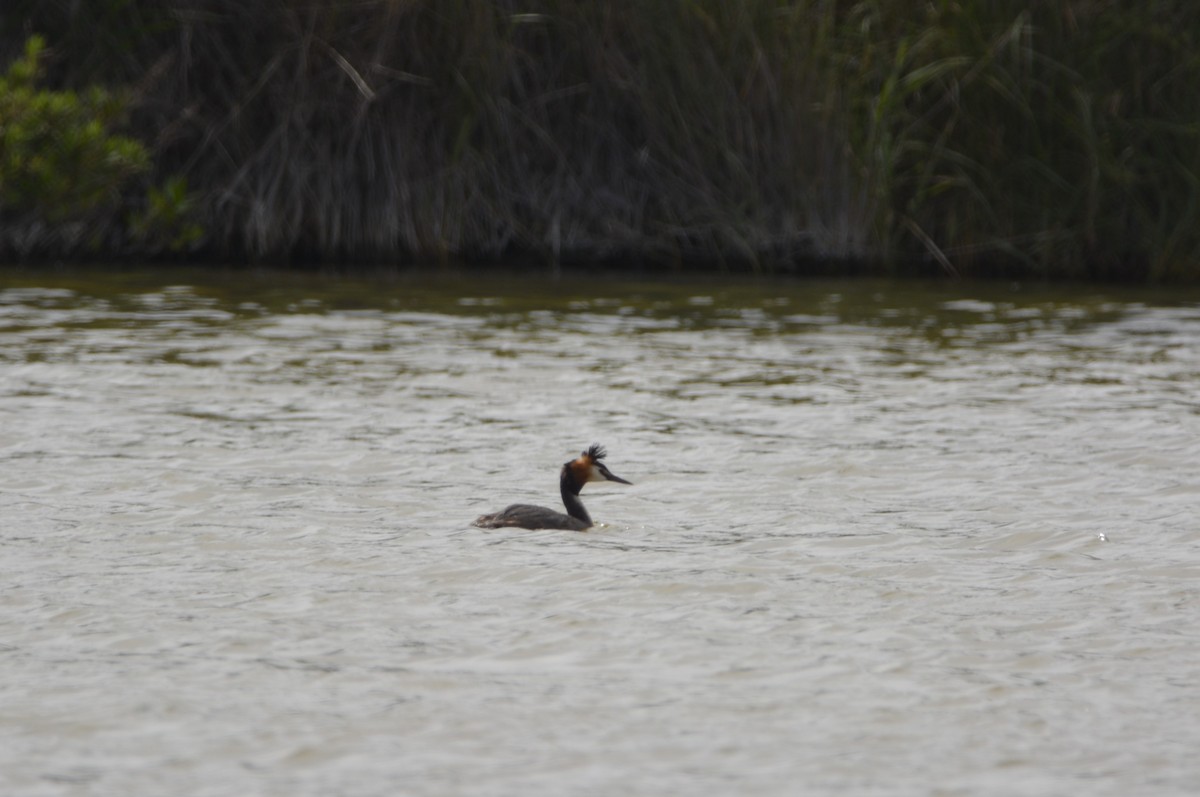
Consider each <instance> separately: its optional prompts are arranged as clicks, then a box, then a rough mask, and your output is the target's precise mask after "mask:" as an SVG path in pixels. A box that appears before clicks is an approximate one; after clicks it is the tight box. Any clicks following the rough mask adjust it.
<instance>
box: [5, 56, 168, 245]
mask: <svg viewBox="0 0 1200 797" xmlns="http://www.w3.org/2000/svg"><path fill="white" fill-rule="evenodd" d="M44 46H45V43H44V41H43V40H42V39H41V37H39V36H33V37H31V38H30V39H29V40H28V42H26V46H25V54H24V56H23V57H21V58H18V59H17V60H16V61H14V62H13V63H12V64H11V65H10V66H9V68H8V70H7V71H6V72H5V73H4V74H3V75H0V211H3V212H5V213H25V212H32V213H34V214H35V215H36V216H38V217H40V218H42V219H44V220H46V221H48V222H51V223H55V222H63V221H68V220H73V219H79V218H81V217H85V216H90V215H95V214H110V213H112V212H113V211H114V210H115V209H117V207H118V206H119V205H120V201H121V191H122V188H123V187H124V186H125V185H126V184H127V183H128V182H129V180H130V179H131V178H133V177H135V176H137V175H140V174H143V173H145V172H146V171H147V170H148V169H149V166H150V157H149V154H148V153H147V151H146V148H145V147H144V146H142V144H141V143H139V142H138V141H136V140H134V139H132V138H129V137H127V136H122V135H118V134H116V133H114V132H112V131H113V128H114V127H116V126H117V125H118V124H119V123H120V122H121V120H122V115H123V111H124V106H125V103H124V102H123V101H122V100H121V98H120V97H119V96H117V95H114V94H112V93H110V92H107V91H105V90H103V89H100V88H89V89H88V90H86V91H84V92H82V93H79V92H74V91H48V90H45V89H40V88H38V87H37V85H36V84H37V79H38V77H39V66H38V59H39V55H40V54H41V52H42V50H43V48H44Z"/></svg>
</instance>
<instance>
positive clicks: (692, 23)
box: [0, 0, 1200, 280]
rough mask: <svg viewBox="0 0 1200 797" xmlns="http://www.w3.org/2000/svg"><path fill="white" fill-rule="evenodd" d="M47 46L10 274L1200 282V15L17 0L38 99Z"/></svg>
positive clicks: (659, 4) (16, 40)
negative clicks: (115, 261)
mask: <svg viewBox="0 0 1200 797" xmlns="http://www.w3.org/2000/svg"><path fill="white" fill-rule="evenodd" d="M30 33H36V34H38V35H39V36H42V37H44V39H45V41H46V42H47V43H48V47H47V52H44V53H41V54H40V55H37V54H35V55H34V56H33V58H34V59H36V60H38V61H39V62H40V64H41V68H42V69H43V70H44V79H43V80H42V83H41V84H40V88H39V90H40V91H41V92H44V93H46V94H53V95H54V96H57V97H59V98H60V100H61V98H62V97H68V98H74V100H75V105H76V107H74V108H73V109H72V110H71V111H70V113H69V114H68V116H69V117H70V118H69V119H68V120H67V121H65V122H62V123H56V124H61V127H60V128H59V129H57V132H54V133H49V134H48V133H45V132H39V133H37V135H36V136H35V135H32V134H31V131H33V130H34V129H35V128H37V129H41V128H38V126H39V125H42V124H43V121H44V120H43V121H39V120H37V119H36V118H35V117H36V113H37V112H36V111H33V110H31V107H32V105H31V103H32V104H33V105H36V102H34V101H32V100H30V101H28V102H26V103H25V104H24V105H22V104H21V103H16V104H15V109H14V104H13V103H11V102H6V103H5V104H4V105H3V106H0V111H2V112H3V115H2V116H0V147H3V149H2V150H0V169H3V171H0V225H2V226H0V251H3V252H4V253H6V254H7V256H8V257H13V256H17V257H47V256H68V255H72V256H78V255H81V254H88V253H94V254H99V255H105V256H113V255H117V254H122V253H127V252H132V253H141V254H143V255H148V256H160V255H163V254H166V253H170V252H182V253H184V254H186V255H188V256H192V257H201V258H233V259H242V258H249V259H259V260H271V261H281V260H327V261H329V260H334V261H345V260H357V261H377V260H384V261H409V260H430V259H436V260H441V259H447V258H459V259H468V260H474V259H500V258H509V257H526V258H528V257H532V258H533V259H535V260H537V261H547V262H548V261H559V260H561V261H586V262H591V261H598V260H607V261H613V262H616V261H622V260H628V259H632V260H634V261H637V262H643V263H653V264H660V265H661V264H665V265H670V266H673V265H677V264H683V265H685V266H686V265H688V264H693V263H695V264H700V263H705V264H724V265H728V266H731V267H753V268H764V269H769V268H786V269H794V270H800V271H808V270H822V271H826V272H829V271H847V272H864V271H875V272H881V271H883V272H892V273H931V272H945V273H962V274H983V273H990V274H996V273H1003V274H1013V275H1017V274H1024V275H1048V276H1067V277H1080V276H1084V277H1104V278H1112V277H1121V278H1135V279H1147V280H1162V279H1191V280H1195V279H1197V278H1200V224H1197V223H1196V221H1197V218H1198V217H1200V92H1197V90H1196V86H1198V85H1200V46H1198V45H1200V5H1198V4H1195V3H1193V2H1190V0H1160V1H1158V2H1146V3H1118V2H1115V1H1114V0H1107V1H1105V0H1066V2H1061V3H1035V4H1028V3H1017V2H1003V1H1001V2H994V1H993V2H987V1H985V0H959V2H946V1H942V0H931V1H930V2H924V3H919V4H917V3H908V2H899V1H898V0H874V1H873V2H872V1H870V0H866V1H864V2H836V1H835V0H797V1H796V2H782V1H781V0H775V1H773V2H767V1H766V0H744V2H737V3H729V2H723V0H639V2H629V3H615V2H594V3H577V2H571V1H569V0H528V1H527V2H521V1H518V0H357V1H356V2H347V1H346V0H275V2H270V3H244V2H240V0H207V1H205V0H190V1H189V0H159V1H158V2H150V1H149V0H91V2H87V3H71V2H66V1H65V0H61V1H60V2H51V1H49V0H8V1H7V2H6V3H5V4H4V9H3V10H2V11H0V59H2V60H0V63H9V62H13V63H16V64H17V65H18V66H17V69H18V72H19V73H20V75H19V78H18V79H20V80H22V81H24V82H23V83H22V86H24V88H23V89H22V90H24V91H28V90H29V89H28V87H29V85H31V81H32V77H33V76H32V75H30V74H28V73H29V69H30V67H29V65H28V64H29V59H30V56H29V55H28V54H26V55H25V56H22V53H23V52H25V48H26V46H27V45H26V41H27V39H28V36H29V34H30ZM22 57H24V58H25V60H24V61H21V60H20V59H21V58H22ZM10 72H11V70H10ZM9 79H10V81H11V80H12V78H11V77H10V78H9ZM97 85H101V86H104V87H106V91H103V92H101V91H100V90H98V89H94V88H92V87H94V86H97ZM97 92H98V93H97ZM112 92H117V93H115V94H114V93H112ZM118 96H119V97H121V98H123V102H124V105H123V106H121V107H122V108H123V109H124V111H125V112H126V113H125V114H124V118H122V117H123V114H121V113H117V112H116V111H115V107H116V106H114V105H113V102H112V98H113V97H118ZM86 97H91V98H92V99H91V100H86V101H85V100H83V99H81V98H86ZM89 114H90V115H91V119H90V120H88V119H84V118H83V116H87V115H89ZM31 115H32V116H31ZM75 129H82V130H85V131H87V133H86V136H85V137H90V138H91V140H92V142H93V144H95V145H96V146H98V147H99V149H98V150H95V151H92V150H88V151H89V152H93V155H94V153H95V152H99V153H101V154H100V155H94V158H93V168H92V169H91V170H89V169H87V168H85V167H83V166H81V165H80V164H79V163H78V162H77V160H78V158H79V157H82V153H83V151H82V150H81V151H80V152H79V153H77V155H73V156H72V158H75V160H71V161H70V162H69V163H68V162H66V161H63V160H62V158H61V156H53V155H45V154H44V153H43V154H41V155H38V154H36V153H34V148H35V147H36V144H37V139H38V138H39V137H40V138H41V139H43V141H44V145H45V146H46V147H48V148H50V149H49V150H48V151H53V150H54V149H55V148H57V149H58V150H59V151H61V150H62V148H63V147H65V146H66V144H65V143H64V140H65V138H67V137H69V136H70V135H75V134H74V133H70V132H69V131H71V130H75ZM133 139H136V141H138V142H141V144H140V146H142V147H144V148H145V151H146V153H148V160H147V161H146V163H145V164H143V163H142V161H141V160H140V159H139V156H136V154H135V153H134V147H132V145H131V143H126V142H131V141H132V140H133ZM14 141H17V142H19V144H20V147H21V148H22V149H21V153H24V154H14V153H16V150H15V149H14V143H13V142H14ZM113 152H117V153H119V154H120V153H123V154H124V156H125V157H124V161H123V162H124V163H125V165H124V166H121V167H119V168H118V166H117V165H114V161H113V159H112V158H110V157H109V154H111V153H113ZM31 153H33V154H31ZM56 157H57V158H59V159H58V160H55V159H54V158H56ZM39 158H40V160H38V159H39ZM34 160H38V163H39V166H38V168H39V169H41V171H40V172H38V173H39V174H41V175H42V176H41V177H39V178H38V179H39V180H43V181H44V182H45V183H46V185H45V186H44V187H42V188H38V187H37V186H34V185H32V184H31V183H30V180H31V179H32V177H31V175H33V174H34V171H35V170H33V167H32V166H31V165H30V164H31V163H32V162H33V161H34ZM117 161H121V158H117ZM14 164H17V165H14ZM66 175H69V176H70V177H69V179H70V180H72V181H78V182H79V185H80V187H79V193H71V192H68V193H67V194H64V193H63V189H62V187H61V185H59V184H60V183H61V182H62V180H64V179H67V177H66ZM35 182H36V181H35ZM18 184H19V185H18ZM85 186H86V188H85ZM72 225H74V226H72ZM75 229H79V230H86V234H82V233H78V234H77V233H71V234H65V233H64V232H63V231H64V230H75Z"/></svg>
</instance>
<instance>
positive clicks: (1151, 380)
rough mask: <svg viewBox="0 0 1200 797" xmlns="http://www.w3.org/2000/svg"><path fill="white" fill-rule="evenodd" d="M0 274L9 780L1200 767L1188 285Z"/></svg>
mask: <svg viewBox="0 0 1200 797" xmlns="http://www.w3.org/2000/svg"><path fill="white" fill-rule="evenodd" d="M4 286H7V287H4ZM0 287H2V288H3V289H2V290H0V343H2V347H0V462H2V463H3V476H4V478H3V483H2V485H0V523H2V528H0V568H2V573H0V666H2V668H3V669H2V670H0V672H2V673H3V676H2V678H0V706H2V711H0V793H3V794H6V795H58V794H71V795H92V794H95V795H112V794H121V795H135V794H136V795H151V794H153V795H159V794H195V795H231V794H238V795H255V794H262V795H285V794H286V795H333V794H337V795H397V794H411V795H454V794H461V795H509V794H512V795H516V794H520V795H614V794H636V795H675V794H677V795H696V794H742V795H792V794H856V795H864V794H865V795H870V794H880V795H883V794H886V795H892V794H896V795H908V794H912V795H955V794H994V795H1014V794H1056V795H1059V794H1061V795H1076V794H1089V795H1101V794H1105V795H1107V794H1111V795H1128V794H1135V793H1137V794H1159V795H1163V794H1180V795H1182V794H1194V793H1196V792H1197V790H1198V789H1200V763H1198V762H1197V757H1196V750H1200V719H1198V718H1200V686H1198V680H1200V678H1198V676H1200V672H1198V670H1200V600H1198V598H1200V586H1198V585H1200V581H1198V577H1200V525H1198V524H1200V520H1198V514H1200V513H1198V511H1197V510H1198V509H1200V480H1198V478H1197V477H1198V473H1197V463H1198V462H1200V296H1197V295H1193V296H1186V295H1185V296H1178V295H1177V296H1162V295H1153V294H1134V293H1128V292H1126V293H1124V294H1122V293H1121V292H1117V291H1100V290H1097V289H1067V288H1062V289H1055V290H1051V289H1045V288H1043V289H1036V288H1028V287H1025V288H1021V287H1018V286H997V285H983V286H980V285H970V284H966V285H963V284H960V285H941V286H936V285H933V286H931V285H913V284H907V285H891V284H884V283H828V282H770V281H755V282H746V281H743V282H736V281H722V282H716V281H691V282H688V281H683V280H680V281H676V282H621V281H614V280H608V281H602V280H583V279H575V280H562V281H558V282H547V281H545V280H541V281H535V280H517V279H489V278H487V277H484V276H480V275H477V274H476V275H468V276H465V277H460V278H449V277H439V278H429V277H415V276H414V277H407V278H392V279H379V280H376V281H369V280H365V279H360V280H350V279H341V280H339V279H333V278H317V277H300V276H297V275H287V274H265V275H256V274H245V273H237V272H231V273H216V274H204V273H197V272H159V273H158V274H157V275H156V274H153V273H151V274H147V273H138V272H134V273H127V274H120V275H114V276H110V277H98V276H94V275H88V274H80V273H74V274H72V273H64V274H57V275H55V274H49V275H38V274H37V273H36V272H21V273H8V274H4V275H0ZM592 441H599V442H602V443H605V444H606V445H607V446H608V448H609V451H610V457H609V464H610V466H611V467H612V469H613V471H614V472H616V473H617V474H619V475H621V476H623V477H625V478H627V479H629V480H631V481H633V482H634V486H632V487H624V486H621V485H592V486H589V487H588V488H587V489H586V490H585V491H584V494H583V498H584V500H585V502H586V503H587V505H588V508H589V510H590V511H591V514H592V516H593V517H594V518H596V519H597V521H602V525H600V526H598V527H597V528H595V529H594V530H592V531H590V532H587V533H573V532H548V531H538V532H532V531H522V530H501V531H481V530H479V529H475V528H471V527H470V526H469V523H470V521H471V520H472V519H473V518H474V517H475V516H476V515H478V514H480V513H483V512H488V511H494V510H496V509H499V508H501V507H503V506H504V505H506V504H508V503H510V502H513V501H522V502H536V503H544V504H546V505H550V506H557V504H558V497H557V489H556V478H557V468H558V466H559V465H560V464H561V463H562V462H563V461H565V460H567V459H568V458H570V457H572V456H574V455H575V454H576V453H577V452H578V450H579V449H581V448H582V447H584V446H585V445H586V444H588V443H590V442H592Z"/></svg>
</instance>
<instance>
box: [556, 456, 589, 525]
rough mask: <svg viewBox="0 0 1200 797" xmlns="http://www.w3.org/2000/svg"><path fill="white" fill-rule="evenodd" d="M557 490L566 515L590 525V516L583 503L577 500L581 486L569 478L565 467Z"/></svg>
mask: <svg viewBox="0 0 1200 797" xmlns="http://www.w3.org/2000/svg"><path fill="white" fill-rule="evenodd" d="M558 489H559V491H560V492H561V493H562V500H563V504H564V505H565V506H566V507H567V514H568V515H570V516H571V517H573V518H575V519H576V520H582V521H583V522H584V523H586V524H588V525H589V526H590V525H592V518H591V516H590V515H588V513H587V510H586V509H584V508H583V501H580V500H579V491H580V490H582V489H583V485H582V484H576V483H575V480H574V479H572V478H571V472H570V470H568V469H567V468H565V467H564V468H563V472H562V475H561V476H560V477H559V479H558Z"/></svg>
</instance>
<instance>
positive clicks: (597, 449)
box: [583, 443, 608, 461]
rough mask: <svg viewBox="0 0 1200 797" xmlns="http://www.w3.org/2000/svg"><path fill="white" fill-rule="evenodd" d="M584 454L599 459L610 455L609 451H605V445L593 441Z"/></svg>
mask: <svg viewBox="0 0 1200 797" xmlns="http://www.w3.org/2000/svg"><path fill="white" fill-rule="evenodd" d="M583 455H584V456H585V457H589V458H591V459H594V460H596V461H599V460H602V459H604V458H605V457H606V456H608V452H607V451H605V450H604V446H602V445H600V444H599V443H592V445H591V446H590V447H589V448H588V450H587V451H584V452H583Z"/></svg>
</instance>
